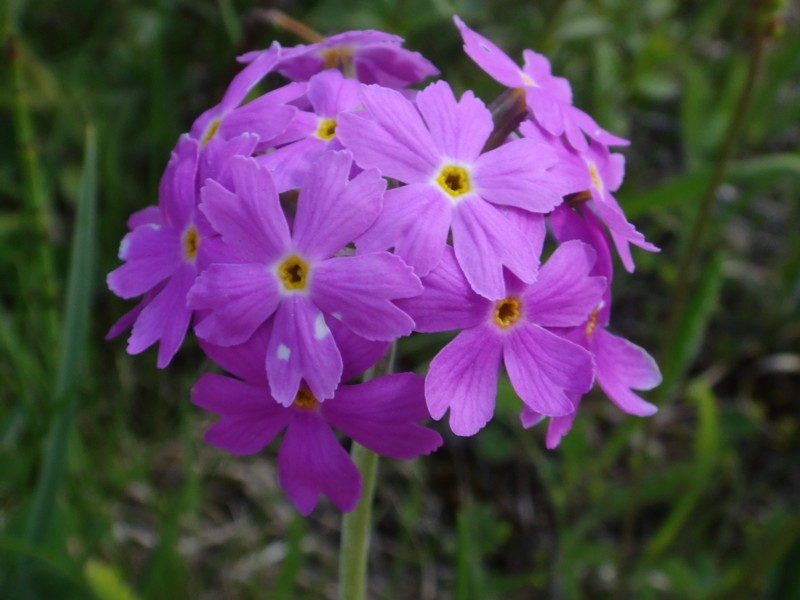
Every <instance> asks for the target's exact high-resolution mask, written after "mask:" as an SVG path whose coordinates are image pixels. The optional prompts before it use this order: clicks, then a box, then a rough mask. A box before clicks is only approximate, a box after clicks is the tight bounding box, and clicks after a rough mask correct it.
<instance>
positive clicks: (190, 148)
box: [158, 134, 200, 229]
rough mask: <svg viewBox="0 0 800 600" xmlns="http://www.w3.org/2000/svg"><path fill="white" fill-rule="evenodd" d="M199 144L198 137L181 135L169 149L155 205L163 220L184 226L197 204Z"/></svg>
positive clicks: (179, 227) (173, 224) (177, 226)
mask: <svg viewBox="0 0 800 600" xmlns="http://www.w3.org/2000/svg"><path fill="white" fill-rule="evenodd" d="M199 152H200V147H199V145H198V143H197V140H193V139H192V138H190V137H189V136H188V135H186V134H184V135H182V136H181V137H180V139H179V140H178V143H177V145H176V146H175V148H174V149H173V150H172V154H171V156H170V159H169V163H167V168H166V169H165V170H164V175H163V176H162V177H161V182H160V184H159V188H158V204H159V206H160V208H161V210H162V212H163V214H164V223H165V224H167V225H170V226H171V227H176V228H178V229H183V228H184V227H185V226H186V225H187V224H188V223H189V221H190V220H191V218H192V214H193V213H194V209H195V206H196V205H197V201H198V198H197V193H196V189H195V175H196V174H197V159H198V155H199Z"/></svg>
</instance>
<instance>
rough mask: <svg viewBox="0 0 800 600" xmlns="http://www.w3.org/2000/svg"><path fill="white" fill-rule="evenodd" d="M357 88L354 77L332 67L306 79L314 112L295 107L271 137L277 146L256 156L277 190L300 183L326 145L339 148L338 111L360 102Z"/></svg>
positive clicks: (355, 105) (351, 108)
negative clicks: (289, 120) (282, 127)
mask: <svg viewBox="0 0 800 600" xmlns="http://www.w3.org/2000/svg"><path fill="white" fill-rule="evenodd" d="M358 89H359V83H358V82H357V81H355V80H354V79H345V78H344V76H343V75H342V74H341V73H340V72H339V71H337V70H334V69H329V70H327V71H323V72H322V73H319V74H317V75H314V76H313V77H312V78H311V79H310V80H309V82H308V90H307V92H306V97H307V98H308V101H309V102H310V103H311V107H312V109H313V112H306V111H298V112H297V114H296V115H295V118H294V121H293V122H292V124H291V125H290V126H289V128H288V129H287V131H286V132H284V133H283V134H282V135H280V136H278V138H276V139H274V140H273V141H272V143H273V144H274V145H275V146H278V148H276V149H275V150H273V151H271V152H267V153H266V154H262V155H260V156H259V157H258V159H257V160H258V162H259V164H261V166H264V167H266V168H267V169H269V171H270V173H271V174H272V178H273V180H274V181H275V186H276V187H277V188H278V192H284V191H286V190H290V189H293V188H298V187H300V184H301V183H302V181H303V178H304V177H305V175H306V172H307V171H308V169H309V166H310V165H311V163H313V162H314V161H315V160H316V159H317V158H319V156H320V155H321V154H322V153H323V152H325V151H326V150H328V149H333V150H338V149H341V148H342V145H341V144H340V143H339V141H338V140H337V139H336V127H337V124H338V117H339V113H341V112H344V111H352V110H355V109H356V108H357V107H358V106H359V105H360V104H361V100H360V99H359V97H358Z"/></svg>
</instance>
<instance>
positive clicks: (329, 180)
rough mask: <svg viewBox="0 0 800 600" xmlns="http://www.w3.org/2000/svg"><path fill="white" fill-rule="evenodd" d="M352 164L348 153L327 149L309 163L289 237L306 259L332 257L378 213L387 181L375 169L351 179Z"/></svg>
mask: <svg viewBox="0 0 800 600" xmlns="http://www.w3.org/2000/svg"><path fill="white" fill-rule="evenodd" d="M352 164H353V157H352V155H351V154H350V153H349V152H343V151H342V152H326V153H324V154H323V155H322V156H320V157H319V159H317V160H316V161H315V162H314V164H312V165H311V168H310V169H309V172H308V175H307V176H306V178H305V180H304V183H303V186H302V187H301V188H300V197H299V198H298V200H297V216H296V218H295V221H294V226H293V231H292V239H293V240H294V244H295V246H296V248H297V249H298V250H300V251H301V252H302V253H303V254H304V255H306V256H308V257H309V258H316V259H323V258H328V257H329V256H333V255H334V254H335V253H336V252H338V251H339V250H341V249H342V248H343V247H344V246H345V245H347V244H348V243H350V242H352V241H353V240H355V239H356V238H357V237H358V236H360V235H361V234H362V233H364V232H365V231H366V230H367V228H368V227H369V226H370V225H372V223H373V222H374V221H375V219H377V218H378V215H379V214H380V212H381V207H382V206H383V192H384V190H385V189H386V181H385V180H384V179H383V178H382V177H381V176H380V174H379V173H378V171H377V170H375V169H370V170H368V171H364V172H362V173H359V174H358V175H357V176H356V177H355V178H353V179H352V180H350V179H349V177H350V169H351V166H352Z"/></svg>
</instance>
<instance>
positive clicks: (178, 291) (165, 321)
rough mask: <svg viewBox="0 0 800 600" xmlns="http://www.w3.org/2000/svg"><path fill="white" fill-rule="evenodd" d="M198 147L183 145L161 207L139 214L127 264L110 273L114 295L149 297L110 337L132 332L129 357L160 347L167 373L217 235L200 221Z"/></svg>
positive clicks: (132, 223) (166, 179) (126, 245)
mask: <svg viewBox="0 0 800 600" xmlns="http://www.w3.org/2000/svg"><path fill="white" fill-rule="evenodd" d="M197 161H198V144H197V142H196V141H195V140H193V139H191V138H189V137H188V136H183V137H181V139H180V140H179V141H178V144H177V146H176V147H175V149H174V150H173V152H172V156H171V158H170V161H169V164H168V165H167V168H166V170H165V172H164V176H163V177H162V179H161V185H160V187H159V205H158V206H157V207H149V208H147V209H145V210H143V211H140V212H138V213H136V214H134V215H133V216H132V217H131V219H130V220H129V221H128V225H129V227H130V228H131V229H132V231H131V232H130V233H128V234H127V235H126V236H125V237H124V238H123V240H122V244H121V245H120V251H119V257H120V259H122V260H123V261H125V264H123V265H122V266H121V267H119V268H117V269H115V270H114V271H112V272H111V273H109V275H108V278H107V283H108V287H109V289H111V291H112V292H114V293H115V294H116V295H117V296H120V297H121V298H135V297H136V296H141V295H144V296H145V297H144V299H143V300H142V302H141V303H140V304H139V305H138V306H137V307H135V308H134V309H133V310H131V311H130V312H128V313H127V314H125V315H124V316H123V317H122V318H121V319H120V320H119V321H117V323H115V324H114V326H112V328H111V330H110V331H109V332H108V335H107V338H112V337H115V336H117V335H119V334H120V333H122V331H124V330H126V329H127V328H128V327H130V326H133V331H132V332H131V336H130V338H129V339H128V352H129V353H131V354H138V353H140V352H142V351H144V350H145V349H146V348H149V347H150V346H152V345H153V344H155V343H156V342H159V349H158V366H159V368H164V367H166V366H167V365H168V364H169V362H170V361H171V360H172V357H173V356H174V355H175V353H176V352H177V351H178V348H180V346H181V344H182V343H183V339H184V337H185V336H186V331H187V329H188V327H189V321H190V319H191V315H192V311H191V310H189V309H188V308H187V307H186V294H187V292H188V291H189V288H190V287H191V286H192V284H193V283H194V280H195V278H196V277H197V272H198V263H201V264H202V263H203V256H204V250H205V245H204V243H203V240H205V239H206V237H208V236H209V235H210V234H211V232H210V231H208V229H206V228H205V227H203V225H202V224H200V223H197V222H196V220H195V205H196V191H195V190H196V188H195V174H196V171H197Z"/></svg>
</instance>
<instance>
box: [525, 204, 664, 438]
mask: <svg viewBox="0 0 800 600" xmlns="http://www.w3.org/2000/svg"><path fill="white" fill-rule="evenodd" d="M551 220H552V226H553V231H554V232H555V234H556V237H557V238H558V239H559V240H561V241H565V240H581V241H583V242H585V243H587V244H590V245H591V246H592V247H593V248H594V249H595V251H596V253H597V262H596V263H595V266H594V268H593V269H592V275H600V276H603V277H605V278H607V279H608V280H609V281H610V280H611V277H612V262H611V250H610V248H609V245H608V240H607V238H606V236H605V234H604V233H603V229H602V227H601V225H600V223H599V222H598V220H597V218H596V217H595V216H594V214H592V213H591V212H587V213H585V219H582V218H581V217H579V216H578V215H577V214H576V213H575V212H574V211H573V210H572V209H570V208H568V207H566V206H564V207H561V208H559V209H558V210H556V211H555V212H554V213H553V215H552V217H551ZM565 243H569V242H565ZM610 315H611V294H610V291H609V290H607V291H606V293H605V294H604V297H603V299H602V300H601V301H600V302H599V303H598V304H597V306H595V308H594V309H593V310H592V312H591V314H590V315H589V318H588V319H586V320H585V322H583V323H581V324H580V325H579V326H578V327H575V328H573V329H570V330H567V331H563V332H561V333H562V335H564V337H566V338H568V339H570V340H572V341H573V342H575V343H576V344H580V345H581V346H582V347H584V348H586V349H587V350H588V351H589V352H591V354H592V358H593V359H594V364H595V376H596V378H597V383H598V385H599V386H600V389H602V390H603V392H604V393H605V394H606V396H608V398H609V399H610V400H611V401H612V402H613V403H614V404H615V405H616V406H617V407H618V408H619V409H620V410H622V411H623V412H626V413H628V414H631V415H636V416H640V417H649V416H651V415H653V414H655V412H656V411H657V410H658V409H657V408H656V407H655V406H654V405H653V404H651V403H649V402H647V401H645V400H644V399H642V398H641V397H640V396H638V395H637V394H635V393H634V392H633V391H632V390H649V389H652V388H654V387H656V386H657V385H659V384H660V383H661V373H660V372H659V370H658V365H656V363H655V361H654V360H653V358H652V357H651V356H650V355H649V354H648V353H647V352H646V351H645V350H644V349H643V348H640V347H639V346H637V345H635V344H632V343H631V342H629V341H628V340H626V339H624V338H621V337H618V336H616V335H614V334H612V333H610V332H609V331H607V329H606V328H607V327H608V324H609V320H610ZM578 401H579V398H578V397H576V398H575V402H576V405H577V403H578ZM542 418H544V417H543V415H541V414H540V413H537V412H536V411H534V410H531V409H530V408H528V407H525V408H524V409H523V412H522V414H521V420H522V423H523V425H524V426H525V427H530V426H532V425H534V424H536V423H537V422H539V421H540V420H541V419H542ZM574 418H575V414H574V413H573V414H571V415H566V416H562V417H555V418H551V419H550V423H549V426H548V430H547V439H546V445H547V447H548V448H550V449H552V448H555V447H556V446H557V445H558V444H559V442H560V441H561V438H562V437H563V436H564V435H566V434H567V432H568V431H569V430H570V428H571V427H572V422H573V419H574Z"/></svg>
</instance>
